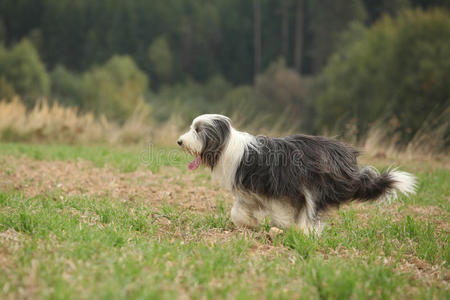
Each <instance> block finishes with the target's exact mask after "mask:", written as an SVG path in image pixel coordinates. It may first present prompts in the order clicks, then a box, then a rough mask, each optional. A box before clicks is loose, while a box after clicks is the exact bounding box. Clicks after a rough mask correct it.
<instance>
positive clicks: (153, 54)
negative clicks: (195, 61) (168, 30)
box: [148, 36, 173, 83]
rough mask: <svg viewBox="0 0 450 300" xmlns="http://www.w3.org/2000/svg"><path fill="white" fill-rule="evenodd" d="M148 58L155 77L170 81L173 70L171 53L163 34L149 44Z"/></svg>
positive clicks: (161, 80) (162, 80)
mask: <svg viewBox="0 0 450 300" xmlns="http://www.w3.org/2000/svg"><path fill="white" fill-rule="evenodd" d="M148 58H149V60H150V63H151V66H152V71H153V73H154V74H155V76H156V78H157V79H158V80H159V81H160V82H163V83H164V82H168V81H170V79H171V78H172V72H173V54H172V50H171V49H170V46H169V43H168V42H167V39H166V38H165V37H164V36H160V37H158V38H157V39H155V40H154V41H153V43H152V44H151V45H150V47H149V48H148Z"/></svg>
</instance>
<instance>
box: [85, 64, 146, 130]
mask: <svg viewBox="0 0 450 300" xmlns="http://www.w3.org/2000/svg"><path fill="white" fill-rule="evenodd" d="M82 80H83V82H82V86H83V92H82V95H83V97H82V99H83V102H82V104H83V105H82V107H83V108H84V109H87V110H90V111H94V112H96V113H102V114H105V115H106V116H107V117H109V118H111V119H114V120H118V121H121V122H123V121H124V120H126V119H127V118H128V117H129V116H130V115H131V114H132V113H133V111H134V110H135V109H136V107H137V106H139V105H142V104H143V103H144V101H143V96H144V93H145V92H146V91H147V84H148V82H147V81H148V80H147V77H146V76H145V74H144V73H143V72H142V71H141V70H139V68H138V67H137V66H136V64H135V63H134V61H133V60H132V59H131V58H130V57H128V56H113V57H112V58H111V59H110V60H109V61H107V62H106V64H105V65H103V66H101V67H96V68H94V69H92V70H91V71H90V72H87V73H84V74H83V78H82Z"/></svg>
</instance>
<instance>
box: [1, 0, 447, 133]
mask: <svg viewBox="0 0 450 300" xmlns="http://www.w3.org/2000/svg"><path fill="white" fill-rule="evenodd" d="M449 7H450V6H449V4H448V2H447V1H443V0H432V1H424V0H392V1H388V0H383V1H378V0H377V1H374V0H352V1H343V0H334V1H330V0H315V1H313V0H283V1H274V0H254V1H239V0H213V1H211V0H208V1H207V0H189V1H177V0H167V1H145V0H129V1H119V0H98V1H89V0H78V1H70V0H20V1H17V0H3V1H2V2H1V3H0V45H1V47H0V97H1V98H5V99H12V98H13V97H14V96H15V95H18V96H20V97H21V98H22V99H23V100H24V102H25V104H26V105H27V106H28V107H29V108H31V107H33V106H34V105H35V103H37V101H39V100H40V99H41V98H42V97H46V98H49V99H51V101H58V102H60V103H61V104H63V105H66V106H76V107H79V108H80V109H81V110H82V111H93V112H95V113H96V114H104V115H106V116H107V117H108V118H110V119H114V120H116V121H118V122H121V123H123V122H125V120H127V119H128V118H129V117H130V116H131V115H132V114H133V112H134V111H135V110H136V109H142V107H143V106H148V107H149V108H148V109H149V110H151V116H152V118H153V120H156V121H157V122H164V121H167V120H169V119H170V118H172V117H173V116H174V115H177V116H178V117H179V118H180V119H182V120H183V121H184V122H188V120H189V119H190V118H191V117H192V116H195V115H198V114H200V113H206V112H216V113H217V112H219V113H226V114H228V115H231V116H233V117H234V119H236V120H237V121H238V122H239V123H240V125H242V126H248V127H251V126H253V127H258V128H265V129H267V130H275V129H280V130H284V131H286V130H288V129H289V130H302V131H305V132H310V133H320V132H323V131H324V130H326V131H328V132H333V133H338V134H340V133H342V132H346V131H348V130H349V128H353V129H352V130H354V131H355V132H356V133H357V135H358V137H362V136H364V135H365V134H366V133H367V131H368V130H370V128H371V127H372V126H374V124H376V123H377V122H378V123H380V122H382V123H383V124H389V126H390V127H392V128H393V130H394V131H395V133H397V134H399V135H400V136H401V139H399V140H400V141H403V142H405V141H408V140H409V139H411V138H412V137H413V136H414V134H415V133H416V132H418V131H419V129H420V128H421V127H422V126H423V124H424V122H426V120H429V119H430V118H433V116H434V115H435V114H437V113H439V112H442V111H443V110H445V109H446V108H448V106H449V102H450V101H449V94H450V93H449V88H448V86H449V85H448V79H447V78H448V75H449V74H450V51H449V41H450V21H449V19H450V16H449V11H448V9H449ZM146 109H147V108H146ZM441 119H442V118H441ZM446 136H447V137H448V134H447V135H446Z"/></svg>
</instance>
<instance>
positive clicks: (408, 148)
mask: <svg viewBox="0 0 450 300" xmlns="http://www.w3.org/2000/svg"><path fill="white" fill-rule="evenodd" d="M399 140H400V136H399V135H398V134H395V132H394V130H393V128H392V126H390V125H389V124H383V123H381V122H379V123H377V124H376V125H375V126H372V128H371V129H370V130H369V132H368V133H367V135H366V137H365V139H363V140H362V141H361V142H360V145H361V146H362V148H363V149H364V151H365V152H366V153H367V154H369V155H372V156H380V155H385V156H388V157H396V158H402V159H406V160H411V159H416V158H419V157H420V158H424V159H431V158H433V159H434V158H436V157H438V156H439V157H447V156H448V155H449V150H450V107H447V108H446V109H444V110H443V111H441V112H433V113H431V114H430V115H429V117H428V118H427V119H426V120H425V122H424V123H423V124H422V126H421V128H420V129H419V130H418V131H417V132H416V133H415V134H414V136H413V137H412V139H411V140H410V141H409V142H408V143H407V144H406V145H402V144H401V143H399Z"/></svg>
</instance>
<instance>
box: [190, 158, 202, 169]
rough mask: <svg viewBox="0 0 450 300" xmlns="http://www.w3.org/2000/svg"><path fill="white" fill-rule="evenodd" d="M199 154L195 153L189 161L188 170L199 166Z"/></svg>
mask: <svg viewBox="0 0 450 300" xmlns="http://www.w3.org/2000/svg"><path fill="white" fill-rule="evenodd" d="M200 162H201V160H200V155H197V156H196V157H195V158H194V160H193V161H191V162H190V163H189V165H188V168H189V170H192V171H194V170H196V169H197V168H198V166H200Z"/></svg>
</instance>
